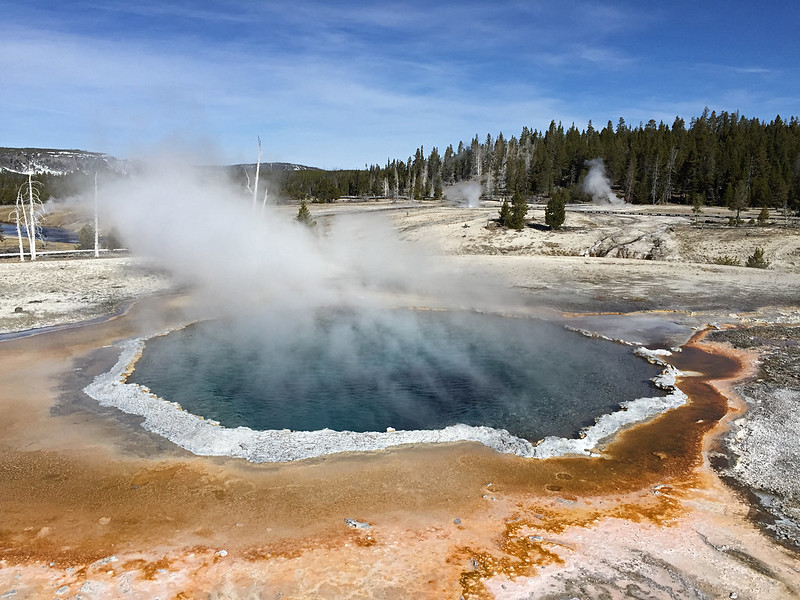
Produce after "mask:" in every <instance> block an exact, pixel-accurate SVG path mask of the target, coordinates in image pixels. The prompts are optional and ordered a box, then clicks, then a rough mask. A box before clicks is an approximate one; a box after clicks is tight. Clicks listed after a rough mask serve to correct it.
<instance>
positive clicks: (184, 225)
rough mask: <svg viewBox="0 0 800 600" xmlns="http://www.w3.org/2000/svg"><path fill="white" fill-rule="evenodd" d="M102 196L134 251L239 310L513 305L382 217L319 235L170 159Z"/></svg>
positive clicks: (105, 211) (104, 214)
mask: <svg viewBox="0 0 800 600" xmlns="http://www.w3.org/2000/svg"><path fill="white" fill-rule="evenodd" d="M101 200H102V201H103V204H102V207H101V208H102V211H101V222H103V223H106V224H107V225H114V226H116V228H117V230H118V231H119V233H120V236H121V238H122V239H123V240H124V242H125V244H126V246H127V247H128V248H130V249H131V250H132V252H133V253H134V254H136V255H140V256H144V257H148V258H150V259H152V260H154V261H156V262H157V263H158V264H159V265H161V266H163V267H164V268H165V269H167V270H168V271H170V272H171V273H172V274H173V275H174V276H175V277H176V278H177V279H178V280H179V281H181V282H184V283H187V284H190V285H191V286H192V287H193V288H194V289H196V290H197V291H198V292H199V294H198V295H199V296H200V297H201V298H203V299H204V300H205V301H206V302H207V303H212V304H214V307H215V308H219V309H228V310H231V311H233V312H234V313H235V314H238V313H240V312H241V311H243V310H246V309H247V308H248V307H252V306H261V307H263V306H275V307H291V308H298V307H304V306H305V307H309V308H314V307H319V306H334V305H363V304H365V303H369V302H370V298H377V297H379V296H380V295H383V294H386V293H391V294H395V295H398V294H407V295H413V296H425V297H426V298H429V299H433V302H438V303H439V304H446V305H448V306H456V307H465V308H468V307H473V306H474V305H475V304H476V303H480V304H481V305H485V304H486V303H489V302H495V301H499V302H506V301H509V300H510V299H509V298H505V299H503V298H502V297H501V296H502V294H501V295H500V296H499V295H498V294H497V292H496V291H494V290H497V289H498V288H502V287H503V286H494V285H487V282H486V280H485V278H481V279H480V280H478V279H475V278H472V277H470V276H466V275H463V276H462V275H458V274H454V273H453V268H452V265H445V264H443V263H442V262H441V261H439V260H436V259H435V258H434V257H433V256H431V255H428V254H426V253H425V252H423V250H422V249H421V248H419V247H417V246H412V245H411V244H409V243H407V242H403V241H402V240H400V239H399V238H398V237H397V234H396V231H395V228H394V227H393V225H392V224H391V223H389V222H387V221H386V220H384V219H383V217H382V216H381V215H379V214H376V213H374V212H370V214H353V215H347V214H345V215H337V216H336V217H334V218H333V219H332V222H331V223H330V226H329V227H317V228H315V229H314V230H312V229H309V228H308V227H306V226H305V225H302V224H299V223H297V222H296V221H295V219H294V212H293V211H294V210H296V209H292V208H291V207H276V206H267V207H266V209H265V210H264V211H263V213H262V212H261V211H260V210H259V211H258V212H257V213H256V214H254V213H253V211H252V209H251V203H250V202H249V199H248V198H244V197H243V195H242V193H241V192H240V191H238V190H236V189H234V187H233V186H232V185H231V183H230V182H229V181H225V180H224V178H223V177H220V176H219V174H218V173H215V172H214V171H211V170H210V171H204V170H201V169H196V168H194V167H188V166H186V165H185V164H184V165H181V164H179V163H176V162H173V161H165V160H162V161H160V162H159V164H158V165H150V166H149V167H148V168H146V169H145V170H144V172H143V174H141V175H137V176H136V177H133V178H129V179H124V180H118V181H115V182H113V183H110V184H108V186H107V187H106V188H105V189H103V190H102V192H101ZM322 230H324V232H323V231H322ZM489 289H492V290H493V291H492V292H491V294H492V297H489V296H488V294H489V292H487V290H489Z"/></svg>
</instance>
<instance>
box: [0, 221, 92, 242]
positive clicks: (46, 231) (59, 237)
mask: <svg viewBox="0 0 800 600" xmlns="http://www.w3.org/2000/svg"><path fill="white" fill-rule="evenodd" d="M0 231H2V232H3V235H5V236H7V237H17V226H16V224H11V223H0ZM20 231H21V232H22V235H23V236H27V229H25V226H24V225H21V226H20ZM39 233H40V236H39V239H42V240H44V241H45V242H64V243H67V244H77V243H78V234H77V233H75V232H73V231H70V230H68V229H62V228H61V227H40V228H39Z"/></svg>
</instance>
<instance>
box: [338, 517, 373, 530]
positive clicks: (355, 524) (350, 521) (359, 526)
mask: <svg viewBox="0 0 800 600" xmlns="http://www.w3.org/2000/svg"><path fill="white" fill-rule="evenodd" d="M344 522H345V523H347V525H348V526H349V527H352V528H353V529H369V528H370V524H369V523H364V522H362V521H356V520H355V519H345V520H344Z"/></svg>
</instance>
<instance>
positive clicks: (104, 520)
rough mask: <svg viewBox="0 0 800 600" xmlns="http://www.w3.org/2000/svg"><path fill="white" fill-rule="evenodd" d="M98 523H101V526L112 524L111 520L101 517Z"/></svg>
mask: <svg viewBox="0 0 800 600" xmlns="http://www.w3.org/2000/svg"><path fill="white" fill-rule="evenodd" d="M98 523H100V525H108V524H109V523H111V519H110V518H108V517H100V520H99V521H98Z"/></svg>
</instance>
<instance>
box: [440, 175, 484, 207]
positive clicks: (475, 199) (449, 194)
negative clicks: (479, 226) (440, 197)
mask: <svg viewBox="0 0 800 600" xmlns="http://www.w3.org/2000/svg"><path fill="white" fill-rule="evenodd" d="M444 197H445V200H447V202H449V203H450V204H452V205H453V206H465V207H467V208H478V207H480V205H481V184H480V183H478V182H477V181H462V182H459V183H457V184H455V185H453V186H450V187H449V188H447V189H446V190H445V191H444Z"/></svg>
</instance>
